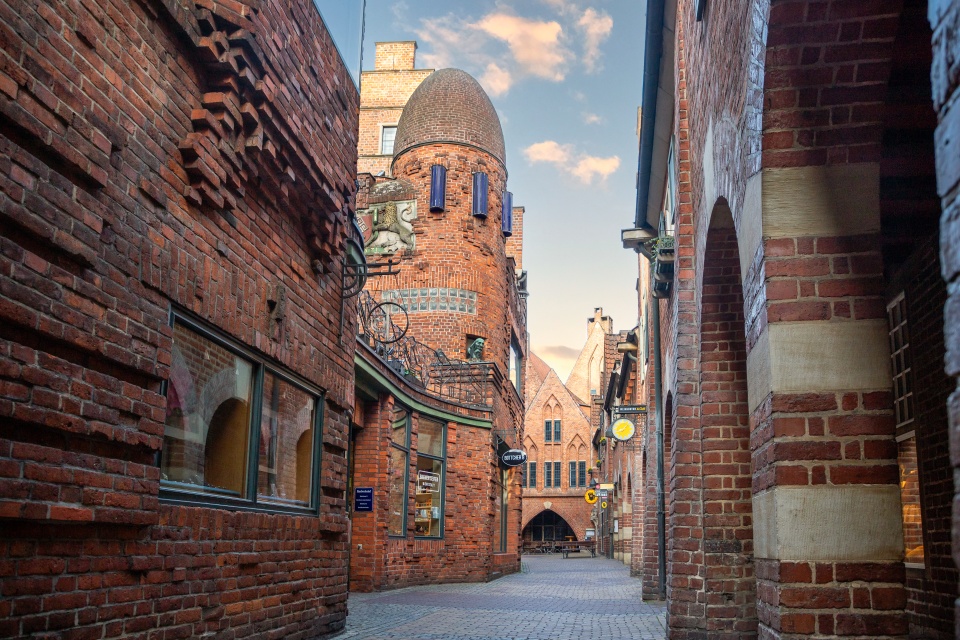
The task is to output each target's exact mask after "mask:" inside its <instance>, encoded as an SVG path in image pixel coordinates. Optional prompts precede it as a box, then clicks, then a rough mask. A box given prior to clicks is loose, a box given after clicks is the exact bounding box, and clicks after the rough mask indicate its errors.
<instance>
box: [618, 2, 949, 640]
mask: <svg viewBox="0 0 960 640" xmlns="http://www.w3.org/2000/svg"><path fill="white" fill-rule="evenodd" d="M648 20H649V22H648V25H647V34H648V38H647V48H648V55H647V62H646V67H645V71H644V104H643V111H642V129H641V143H640V162H639V171H640V181H639V189H638V202H637V215H636V220H635V221H634V225H633V226H634V228H633V229H629V230H626V231H625V232H624V244H625V245H626V246H628V247H631V248H634V249H637V250H639V251H640V252H642V253H644V254H646V255H647V256H649V257H650V258H651V263H650V266H651V270H652V272H653V273H654V274H655V275H654V277H653V278H652V279H649V280H645V285H646V286H648V287H649V290H650V291H651V294H652V295H654V296H656V298H657V301H656V302H654V303H653V304H651V305H649V306H646V307H644V308H641V317H642V318H643V322H642V323H641V325H643V324H646V325H647V326H649V327H651V330H650V331H649V332H647V333H645V335H644V336H643V339H644V340H651V341H652V342H653V344H652V351H653V354H654V356H655V358H654V359H655V363H654V366H653V370H654V376H653V377H654V384H653V386H652V387H651V385H649V384H647V390H648V391H652V394H651V404H652V405H654V407H655V411H654V412H653V413H651V415H650V420H649V422H648V425H647V433H648V434H651V435H653V436H659V435H662V439H663V444H662V447H661V446H658V440H657V438H656V437H650V435H648V437H647V439H646V442H647V445H646V446H647V456H648V461H649V459H650V456H651V455H658V454H660V453H661V452H662V454H663V468H664V473H663V474H662V476H661V477H662V478H663V483H664V486H665V489H666V493H665V496H664V503H665V505H666V516H665V524H664V525H663V526H661V527H660V529H661V530H664V529H665V532H666V544H665V547H658V548H657V549H656V551H657V555H658V560H659V562H658V563H657V567H656V573H651V572H652V571H653V566H651V567H649V568H645V569H644V572H645V573H644V580H645V584H647V582H649V583H651V584H654V583H656V582H659V580H660V579H661V578H664V579H665V583H666V585H665V586H666V595H667V598H668V605H669V619H668V625H669V637H670V638H691V639H692V638H705V637H709V638H748V637H760V638H799V637H838V636H839V637H847V636H850V637H869V638H908V637H909V638H951V637H955V635H956V633H957V626H956V614H955V609H956V606H955V601H956V597H957V568H956V563H955V560H956V559H957V557H958V551H957V549H956V548H951V535H953V536H954V537H955V532H956V531H957V530H958V528H957V525H958V523H960V520H958V517H957V515H956V513H954V515H953V516H952V517H951V515H950V513H951V504H955V503H956V502H955V501H956V498H955V496H956V489H955V487H954V486H953V484H952V483H951V482H950V480H949V478H950V477H951V475H952V471H953V467H954V463H955V461H956V456H954V458H953V460H954V463H951V458H950V455H949V453H950V452H949V449H948V442H949V440H950V434H951V433H955V432H956V431H957V430H958V428H960V426H958V421H957V415H958V414H957V411H956V409H955V407H956V404H957V403H956V401H955V400H950V398H954V399H955V398H956V397H957V396H956V391H955V389H956V382H955V380H954V378H955V377H956V375H957V373H958V370H960V364H958V363H957V358H956V356H955V353H956V351H957V341H956V336H957V335H958V332H957V329H956V327H957V320H956V319H957V318H958V317H960V313H954V312H953V310H954V309H955V308H957V305H956V302H955V300H956V299H957V296H956V293H955V291H954V290H955V289H956V280H957V275H958V273H957V272H958V261H957V259H956V256H957V255H958V252H960V251H958V247H960V241H958V234H957V229H960V226H958V224H957V222H956V221H957V218H958V216H957V215H956V211H957V198H956V194H957V188H958V181H960V162H958V160H957V158H960V152H958V147H957V140H958V139H960V137H958V134H957V131H958V125H957V123H958V122H960V108H958V107H957V106H956V103H957V81H958V77H960V75H958V73H957V64H956V60H957V59H958V58H960V56H958V52H960V46H958V43H957V39H956V33H957V30H958V24H960V22H958V21H960V7H958V5H957V3H951V2H938V1H931V2H929V4H928V3H926V2H918V3H901V2H893V3H874V2H859V1H854V2H808V1H806V0H797V1H786V2H773V3H769V2H765V1H760V2H753V1H745V2H734V3H726V4H716V3H711V2H672V1H666V2H660V1H657V2H651V5H650V10H649V12H648ZM931 42H932V49H931ZM653 238H659V240H656V241H654V240H652V239H653ZM657 275H660V276H661V277H659V278H658V277H657ZM945 281H946V282H945ZM951 292H953V295H952V296H951ZM944 310H945V311H944ZM944 353H946V354H947V355H946V371H944V360H943V357H944ZM951 392H953V394H954V395H953V396H951ZM647 467H648V468H649V465H647ZM644 482H645V484H646V486H647V487H649V489H648V490H647V495H656V493H657V491H656V490H657V483H658V478H657V474H651V473H650V472H649V471H648V473H647V474H646V478H645V481H644ZM647 509H648V512H649V510H651V509H656V504H651V502H650V501H648V504H647ZM652 519H653V520H654V521H655V517H653V518H652ZM663 570H665V576H664V575H663Z"/></svg>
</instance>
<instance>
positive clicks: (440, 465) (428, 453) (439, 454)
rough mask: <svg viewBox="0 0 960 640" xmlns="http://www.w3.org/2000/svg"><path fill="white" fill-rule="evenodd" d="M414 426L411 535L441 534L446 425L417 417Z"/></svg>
mask: <svg viewBox="0 0 960 640" xmlns="http://www.w3.org/2000/svg"><path fill="white" fill-rule="evenodd" d="M417 426H418V429H417V482H416V491H417V493H416V496H417V497H416V504H415V507H414V534H415V535H416V536H418V537H424V538H439V537H442V536H443V489H444V477H443V475H444V466H445V459H444V456H445V454H446V451H445V449H446V427H445V425H444V424H443V423H441V422H435V421H433V420H427V419H425V418H422V417H421V418H420V420H419V421H418V425H417Z"/></svg>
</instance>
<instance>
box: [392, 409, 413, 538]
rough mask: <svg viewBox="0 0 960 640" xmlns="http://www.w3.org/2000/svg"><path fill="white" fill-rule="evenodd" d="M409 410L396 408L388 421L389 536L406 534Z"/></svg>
mask: <svg viewBox="0 0 960 640" xmlns="http://www.w3.org/2000/svg"><path fill="white" fill-rule="evenodd" d="M409 444H410V412H409V411H407V410H406V409H396V410H394V412H393V418H392V420H391V422H390V458H389V461H388V468H387V473H388V475H389V478H388V480H387V482H388V490H389V505H390V515H389V517H388V518H387V532H388V534H389V535H391V536H406V535H407V486H408V484H409V482H408V477H409V475H408V474H409V469H410V446H409Z"/></svg>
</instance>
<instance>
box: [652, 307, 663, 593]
mask: <svg viewBox="0 0 960 640" xmlns="http://www.w3.org/2000/svg"><path fill="white" fill-rule="evenodd" d="M650 318H651V321H652V322H653V396H654V402H655V403H656V408H657V411H656V417H655V419H656V434H657V542H658V546H659V557H658V562H659V566H658V569H659V570H658V571H657V574H658V577H659V578H660V597H661V598H664V599H666V597H667V544H666V541H667V528H666V521H665V520H666V517H665V511H666V510H665V508H664V502H665V500H664V478H663V362H662V360H661V357H660V300H659V299H658V298H654V297H653V296H650Z"/></svg>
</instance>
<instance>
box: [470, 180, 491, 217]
mask: <svg viewBox="0 0 960 640" xmlns="http://www.w3.org/2000/svg"><path fill="white" fill-rule="evenodd" d="M488 186H489V181H488V178H487V174H485V173H483V172H479V171H478V172H477V173H475V174H473V215H474V216H475V217H477V218H486V217H487V189H488Z"/></svg>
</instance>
